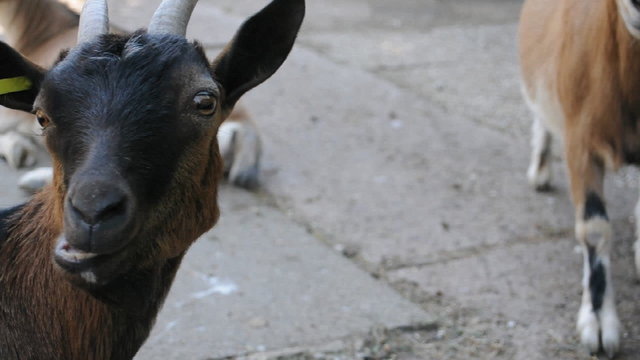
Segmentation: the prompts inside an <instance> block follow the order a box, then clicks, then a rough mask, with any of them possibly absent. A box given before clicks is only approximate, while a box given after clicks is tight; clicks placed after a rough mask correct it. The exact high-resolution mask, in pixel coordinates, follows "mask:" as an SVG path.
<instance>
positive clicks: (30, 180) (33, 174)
mask: <svg viewBox="0 0 640 360" xmlns="http://www.w3.org/2000/svg"><path fill="white" fill-rule="evenodd" d="M52 181H53V168H50V167H41V168H37V169H35V170H31V171H29V172H27V173H25V174H24V175H22V177H20V180H18V187H20V189H22V190H24V191H26V192H28V193H35V192H37V191H39V190H40V189H42V188H43V187H45V186H47V185H48V184H50V183H51V182H52Z"/></svg>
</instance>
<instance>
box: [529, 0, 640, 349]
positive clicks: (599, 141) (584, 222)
mask: <svg viewBox="0 0 640 360" xmlns="http://www.w3.org/2000/svg"><path fill="white" fill-rule="evenodd" d="M639 41H640V4H639V3H638V2H637V1H636V0H607V1H600V0H598V1H596V0H592V1H584V0H527V1H526V2H525V4H524V7H523V10H522V15H521V21H520V27H519V45H520V63H521V68H522V78H523V82H524V86H523V90H524V91H523V92H524V95H525V99H526V100H527V102H528V104H529V106H530V108H531V109H532V112H533V114H534V122H533V138H532V147H533V151H532V157H531V163H530V165H529V170H528V177H529V181H530V182H531V183H532V185H534V186H535V187H536V188H537V189H538V190H543V189H545V188H548V187H549V184H550V180H551V169H550V161H551V148H550V147H551V141H552V136H556V137H559V138H562V139H564V154H565V158H566V164H567V169H568V175H569V180H570V187H571V197H572V201H573V205H574V209H575V233H576V238H577V240H578V242H579V243H580V245H581V247H582V252H583V257H584V260H583V261H584V270H583V272H584V276H583V281H582V286H583V293H582V304H581V307H580V310H579V313H578V319H577V330H578V333H579V335H580V341H581V343H582V344H583V345H584V346H586V348H587V349H588V350H589V351H590V352H591V353H595V352H598V351H600V350H604V351H605V352H606V354H607V355H608V356H610V357H612V356H614V354H615V353H616V352H617V350H618V348H619V344H620V322H619V320H618V314H617V310H616V304H615V298H614V286H613V283H612V276H611V259H610V251H611V246H612V229H611V225H610V222H609V219H608V215H607V210H606V207H605V201H604V193H603V182H604V175H605V171H606V170H616V169H618V168H620V167H621V166H623V165H626V164H639V163H640V126H639V125H640V123H639V120H640V63H639V62H638V58H639V57H640V42H639ZM636 219H637V220H638V221H637V225H636V226H638V228H637V234H638V235H640V204H639V205H638V206H637V207H636ZM634 247H635V261H636V268H637V270H638V272H640V241H636V242H635V246H634Z"/></svg>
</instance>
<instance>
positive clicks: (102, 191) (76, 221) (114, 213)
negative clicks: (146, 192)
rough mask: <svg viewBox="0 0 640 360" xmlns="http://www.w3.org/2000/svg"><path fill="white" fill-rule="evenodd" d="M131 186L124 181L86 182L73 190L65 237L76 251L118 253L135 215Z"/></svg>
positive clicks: (85, 180)
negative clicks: (129, 188) (129, 189)
mask: <svg viewBox="0 0 640 360" xmlns="http://www.w3.org/2000/svg"><path fill="white" fill-rule="evenodd" d="M127 189H128V187H127V186H126V185H125V184H123V183H122V182H120V181H111V182H109V181H107V180H96V179H82V181H81V182H76V183H75V184H73V185H72V186H71V187H70V191H69V195H68V198H67V204H66V206H65V235H66V237H67V241H68V242H69V244H70V245H72V246H73V247H74V248H76V249H79V250H82V251H90V252H94V253H99V254H100V253H110V252H112V251H115V250H117V249H118V248H119V247H120V246H121V245H122V244H121V241H123V240H122V239H124V238H126V233H127V230H128V229H129V228H130V225H131V224H132V219H133V213H134V204H133V203H134V201H133V197H132V196H131V194H130V192H129V191H127Z"/></svg>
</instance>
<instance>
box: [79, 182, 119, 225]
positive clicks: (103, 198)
mask: <svg viewBox="0 0 640 360" xmlns="http://www.w3.org/2000/svg"><path fill="white" fill-rule="evenodd" d="M126 202H127V199H126V196H125V194H124V193H123V192H121V191H118V189H116V188H112V189H106V188H104V187H101V188H93V189H90V190H89V191H88V192H81V193H79V194H77V195H76V196H74V197H72V198H71V199H70V205H71V208H72V209H73V211H74V212H75V213H76V214H77V215H78V217H80V218H81V219H82V221H84V222H85V223H87V224H88V225H95V224H97V223H99V222H103V221H106V220H109V219H110V218H113V217H117V216H118V215H122V214H123V213H125V212H126Z"/></svg>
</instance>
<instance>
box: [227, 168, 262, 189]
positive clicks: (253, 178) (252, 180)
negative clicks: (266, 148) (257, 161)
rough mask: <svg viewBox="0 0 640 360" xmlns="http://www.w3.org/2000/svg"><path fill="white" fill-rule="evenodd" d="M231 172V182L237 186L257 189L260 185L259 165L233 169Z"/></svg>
mask: <svg viewBox="0 0 640 360" xmlns="http://www.w3.org/2000/svg"><path fill="white" fill-rule="evenodd" d="M233 170H235V169H232V171H231V173H230V174H229V182H230V183H232V184H233V185H235V186H238V187H241V188H244V189H249V190H252V189H256V188H257V187H258V185H259V182H258V173H259V172H260V171H259V169H258V166H251V167H249V168H246V169H241V170H238V171H233Z"/></svg>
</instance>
